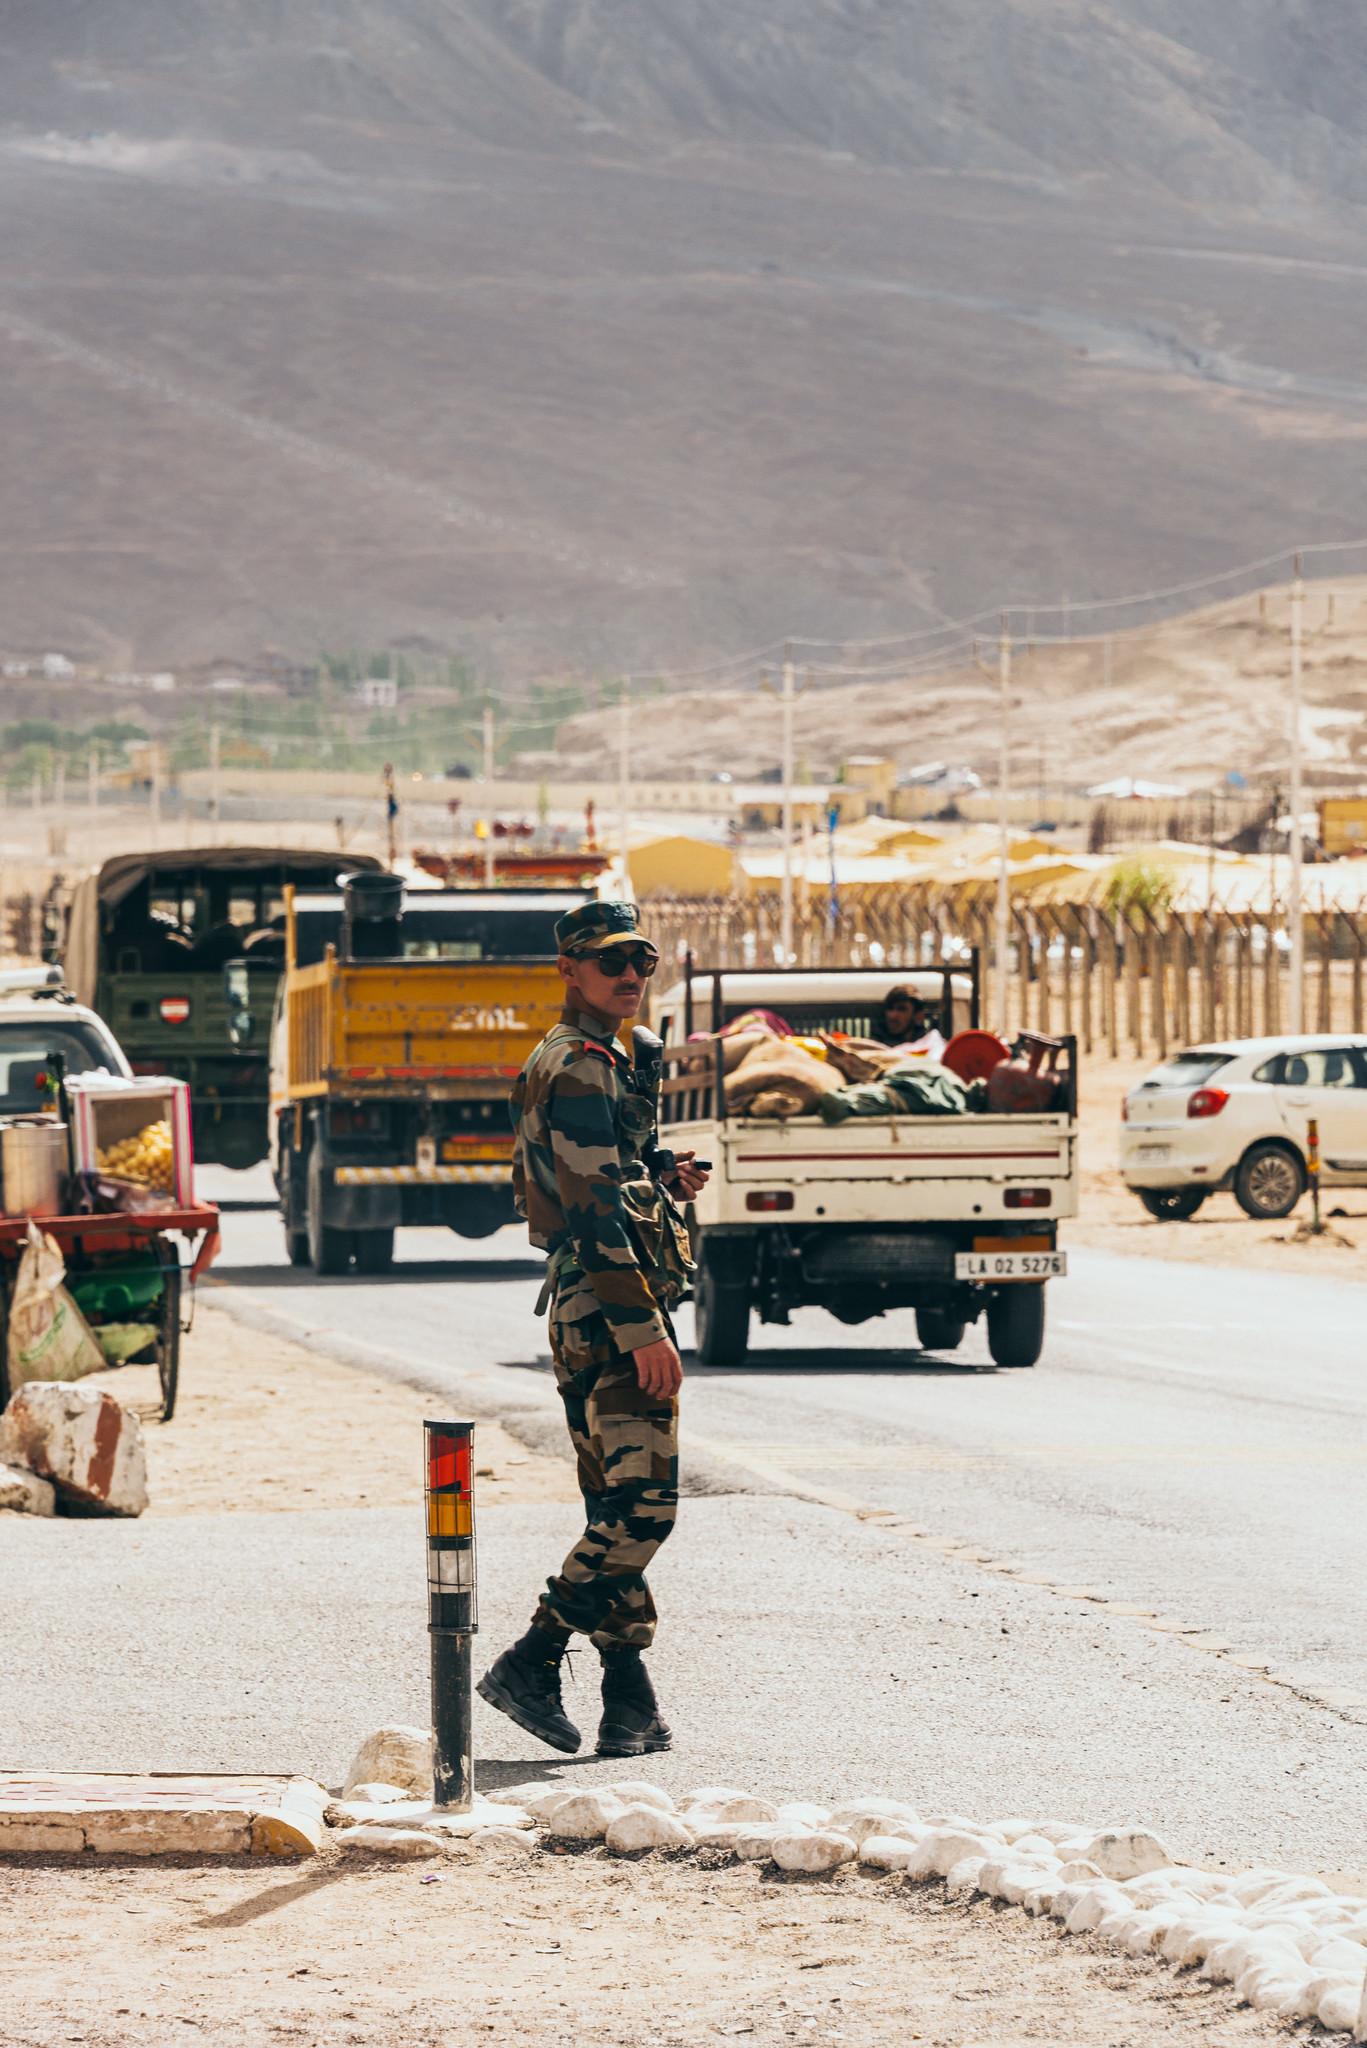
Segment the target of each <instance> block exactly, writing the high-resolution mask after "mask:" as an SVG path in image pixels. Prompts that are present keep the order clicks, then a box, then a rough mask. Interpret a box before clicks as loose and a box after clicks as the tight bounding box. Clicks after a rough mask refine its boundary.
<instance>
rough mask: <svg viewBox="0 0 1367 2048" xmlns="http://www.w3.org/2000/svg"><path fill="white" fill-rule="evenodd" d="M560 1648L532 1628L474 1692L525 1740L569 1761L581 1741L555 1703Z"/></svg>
mask: <svg viewBox="0 0 1367 2048" xmlns="http://www.w3.org/2000/svg"><path fill="white" fill-rule="evenodd" d="M566 1648H567V1644H566V1642H565V1641H564V1640H563V1639H562V1638H561V1637H559V1636H553V1635H550V1634H549V1633H548V1632H547V1631H546V1630H545V1629H542V1628H536V1627H535V1626H533V1627H532V1628H529V1629H528V1630H527V1633H526V1635H525V1636H522V1637H521V1638H520V1639H519V1640H518V1641H517V1642H515V1643H514V1644H513V1646H512V1648H511V1649H510V1650H505V1651H504V1652H503V1655H502V1656H501V1657H499V1658H497V1659H496V1660H495V1661H494V1663H492V1664H491V1665H490V1666H489V1669H488V1670H487V1671H486V1672H485V1674H484V1676H483V1678H481V1680H480V1681H479V1684H478V1685H477V1686H476V1688H475V1690H476V1692H478V1694H479V1696H480V1698H481V1699H482V1700H487V1701H488V1702H489V1705H490V1706H491V1707H497V1708H498V1711H499V1712H500V1714H506V1715H507V1716H508V1719H509V1720H510V1721H516V1723H517V1725H518V1727H519V1728H525V1729H526V1731H527V1733H528V1734H529V1735H535V1736H536V1737H537V1739H538V1740H539V1741H541V1742H546V1743H549V1744H550V1746H551V1748H552V1749H560V1750H564V1752H565V1753H566V1755H569V1756H572V1755H573V1754H574V1752H575V1750H576V1749H578V1747H579V1745H580V1743H581V1742H582V1740H583V1737H582V1736H581V1735H580V1733H579V1730H578V1729H577V1728H576V1727H575V1725H574V1723H573V1721H571V1719H570V1717H569V1715H568V1714H567V1713H566V1712H565V1708H564V1703H563V1701H562V1700H561V1697H560V1660H561V1658H562V1657H563V1656H564V1654H565V1650H566Z"/></svg>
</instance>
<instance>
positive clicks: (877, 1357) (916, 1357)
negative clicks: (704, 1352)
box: [683, 1351, 997, 1379]
mask: <svg viewBox="0 0 1367 2048" xmlns="http://www.w3.org/2000/svg"><path fill="white" fill-rule="evenodd" d="M683 1357H684V1364H685V1368H686V1370H687V1371H688V1373H689V1375H690V1377H695V1378H698V1379H727V1378H732V1379H744V1378H745V1377H746V1376H747V1375H748V1374H750V1373H779V1372H783V1373H804V1374H806V1375H808V1376H809V1377H812V1376H815V1375H817V1374H821V1375H822V1376H826V1377H829V1376H833V1375H835V1374H837V1373H848V1372H863V1373H878V1374H881V1375H882V1376H884V1377H888V1376H893V1377H897V1378H905V1379H932V1378H935V1377H937V1376H939V1377H941V1378H948V1379H972V1378H973V1377H974V1375H975V1374H978V1373H982V1374H989V1373H995V1372H996V1370H997V1368H996V1366H995V1365H993V1364H992V1363H991V1362H990V1361H988V1360H984V1361H983V1362H982V1363H981V1364H976V1363H971V1362H970V1361H968V1360H967V1359H964V1360H954V1359H948V1358H937V1357H935V1356H934V1355H933V1354H932V1353H931V1352H929V1351H749V1352H747V1353H746V1355H745V1358H744V1359H743V1360H742V1361H741V1363H740V1364H739V1365H702V1364H700V1363H699V1361H698V1356H697V1353H696V1352H693V1351H685V1352H684V1354H683Z"/></svg>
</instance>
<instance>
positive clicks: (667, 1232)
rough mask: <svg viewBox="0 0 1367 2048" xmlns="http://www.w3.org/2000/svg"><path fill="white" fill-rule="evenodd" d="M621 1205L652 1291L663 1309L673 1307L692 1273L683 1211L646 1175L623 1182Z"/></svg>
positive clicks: (690, 1280) (670, 1196)
mask: <svg viewBox="0 0 1367 2048" xmlns="http://www.w3.org/2000/svg"><path fill="white" fill-rule="evenodd" d="M622 1206H623V1208H624V1209H625V1210H626V1213H627V1218H628V1221H629V1222H630V1225H631V1234H632V1236H633V1237H634V1239H635V1240H636V1248H637V1250H638V1252H639V1253H640V1257H641V1266H642V1270H643V1271H644V1273H645V1276H646V1278H647V1280H648V1281H649V1282H650V1291H651V1293H652V1294H653V1295H654V1296H655V1299H656V1300H657V1301H658V1302H659V1304H660V1306H661V1307H662V1308H665V1309H672V1308H676V1307H677V1306H678V1303H679V1301H680V1300H681V1298H682V1297H683V1295H684V1294H686V1293H687V1291H688V1289H689V1288H690V1287H691V1286H692V1285H693V1272H694V1266H693V1255H692V1252H691V1250H690V1248H689V1239H688V1225H687V1223H686V1222H685V1221H684V1218H683V1212H682V1211H681V1210H680V1208H679V1206H678V1204H677V1202H675V1200H674V1198H673V1196H672V1195H671V1194H670V1193H669V1190H668V1189H667V1188H662V1187H661V1186H660V1184H659V1182H658V1181H654V1180H651V1179H649V1178H648V1177H646V1176H643V1177H642V1178H641V1179H640V1180H631V1181H628V1182H627V1183H626V1185H625V1186H624V1187H623V1189H622Z"/></svg>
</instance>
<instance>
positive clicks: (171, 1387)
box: [157, 1251, 181, 1422]
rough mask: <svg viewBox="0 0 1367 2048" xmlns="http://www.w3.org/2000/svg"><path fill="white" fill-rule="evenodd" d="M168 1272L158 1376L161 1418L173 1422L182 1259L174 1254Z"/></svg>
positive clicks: (162, 1301) (159, 1344)
mask: <svg viewBox="0 0 1367 2048" xmlns="http://www.w3.org/2000/svg"><path fill="white" fill-rule="evenodd" d="M171 1260H172V1263H171V1264H170V1265H169V1266H168V1267H167V1269H166V1285H165V1287H164V1288H163V1289H162V1296H161V1336H160V1340H159V1342H158V1344H157V1377H158V1379H159V1380H160V1381H161V1419H162V1421H163V1422H169V1421H170V1420H171V1417H172V1416H173V1415H174V1414H175V1412H176V1391H177V1388H178V1387H179V1385H180V1285H181V1272H180V1260H179V1259H178V1258H177V1257H176V1255H175V1253H174V1251H173V1252H172V1253H171Z"/></svg>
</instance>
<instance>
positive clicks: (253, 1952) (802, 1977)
mask: <svg viewBox="0 0 1367 2048" xmlns="http://www.w3.org/2000/svg"><path fill="white" fill-rule="evenodd" d="M511 1854H512V1856H513V1858H514V1860H512V1861H506V1860H504V1859H502V1858H499V1859H497V1860H493V1859H491V1858H488V1857H485V1856H480V1855H477V1854H474V1853H472V1854H471V1855H470V1856H469V1857H468V1858H466V1859H462V1860H460V1861H457V1862H447V1861H442V1862H423V1863H418V1864H405V1865H403V1866H400V1867H398V1868H395V1867H394V1866H392V1865H389V1866H386V1865H379V1864H375V1865H371V1866H369V1867H344V1866H343V1865H342V1863H341V1862H340V1861H338V1860H333V1859H332V1858H324V1859H321V1860H320V1861H319V1862H318V1863H316V1864H311V1865H310V1866H308V1868H306V1869H302V1870H301V1869H281V1868H278V1867H277V1868H272V1869H262V1868H261V1867H259V1866H256V1867H250V1868H249V1867H242V1866H237V1867H233V1868H227V1867H223V1866H216V1867H203V1866H200V1867H193V1866H186V1867H181V1868H172V1867H167V1866H165V1865H158V1866H155V1867H148V1866H145V1865H144V1866H127V1865H125V1866H123V1867H121V1868H120V1867H111V1866H109V1865H102V1866H101V1867H99V1868H98V1869H90V1868H88V1867H71V1866H69V1867H57V1866H50V1867H47V1868H43V1869H33V1868H27V1869H25V1868H20V1867H18V1866H17V1865H15V1864H10V1865H9V1866H8V1867H0V1901H3V1906H4V1910H0V1981H2V1982H3V1983H4V1985H5V2020H4V2027H3V2033H4V2039H5V2041H6V2043H7V2044H8V2048H50V2044H51V2043H52V2042H53V2041H58V2040H64V2039H74V2040H79V2041H81V2042H83V2043H85V2048H161V2044H162V2043H163V2042H170V2041H184V2040H194V2041H199V2042H208V2043H215V2044H217V2043H224V2044H228V2043H232V2044H234V2048H237V2044H242V2043H245V2044H248V2048H256V2044H258V2043H276V2042H314V2041H319V2040H322V2039H324V2038H326V2039H327V2040H329V2041H340V2042H346V2043H358V2044H364V2048H413V2044H415V2043H421V2044H422V2048H456V2044H461V2048H464V2044H465V2043H467V2042H469V2041H471V2040H477V2041H489V2042H492V2043H494V2044H500V2043H508V2044H510V2048H511V2044H518V2048H521V2044H526V2043H531V2044H537V2043H555V2044H557V2048H563V2044H564V2043H567V2042H582V2041H593V2042H595V2043H601V2044H605V2048H612V2044H620V2048H646V2044H655V2048H694V2044H701V2043H704V2042H706V2043H713V2042H715V2041H717V2040H718V2039H719V2038H724V2037H728V2036H735V2037H737V2038H739V2039H742V2040H748V2041H754V2042H756V2043H760V2044H766V2043H773V2044H777V2043H781V2042H783V2043H786V2042H793V2041H797V2042H802V2041H812V2042H823V2043H824V2042H840V2041H845V2042H850V2043H855V2044H858V2048H903V2044H904V2043H906V2042H915V2041H921V2042H926V2043H931V2042H933V2043H935V2044H936V2048H982V2044H984V2043H997V2044H1001V2048H1015V2044H1018V2043H1022V2042H1025V2041H1048V2042H1051V2043H1053V2044H1056V2048H1097V2044H1098V2043H1102V2042H1111V2043H1115V2044H1123V2043H1139V2042H1143V2043H1144V2048H1236V2044H1242V2043H1246V2042H1247V2043H1252V2042H1258V2041H1272V2040H1279V2039H1285V2038H1286V2035H1285V2033H1284V2032H1283V2031H1282V2030H1280V2029H1279V2028H1278V2027H1277V2026H1276V2024H1275V2023H1273V2022H1270V2021H1269V2020H1267V2019H1266V2018H1263V2017H1260V2016H1258V2015H1256V2014H1254V2013H1252V2012H1249V2011H1247V2010H1243V2009H1240V2008H1238V2007H1237V2006H1236V2005H1235V2004H1234V2001H1233V1998H1232V1996H1231V1995H1230V1994H1229V1993H1228V1992H1224V1991H1216V1990H1215V1989H1213V1988H1212V1987H1211V1986H1210V1985H1208V1984H1204V1983H1201V1982H1200V1981H1199V1980H1198V1979H1197V1978H1196V1977H1195V1976H1194V1975H1193V1974H1192V1973H1190V1972H1187V1973H1184V1974H1181V1975H1179V1974H1178V1973H1177V1972H1175V1971H1174V1970H1172V1969H1171V1968H1170V1967H1168V1966H1166V1965H1163V1964H1160V1963H1156V1962H1151V1961H1145V1962H1135V1961H1130V1960H1128V1959H1127V1958H1125V1957H1121V1956H1117V1955H1115V1954H1113V1953H1103V1952H1101V1951H1100V1950H1099V1949H1097V1948H1095V1947H1093V1945H1092V1944H1091V1943H1090V1942H1088V1941H1078V1940H1065V1939H1063V1938H1062V1937H1061V1936H1060V1935H1059V1934H1058V1933H1057V1931H1056V1930H1055V1929H1054V1928H1053V1926H1052V1924H1050V1923H1041V1922H1037V1921H1032V1920H1029V1919H1027V1918H1026V1916H1025V1915H1024V1914H1022V1913H1020V1912H1017V1911H1008V1910H1006V1909H1003V1908H1000V1907H998V1906H996V1905H994V1904H990V1903H988V1902H986V1901H983V1902H980V1903H979V1904H977V1905H975V1906H972V1907H966V1906H963V1905H961V1904H950V1903H949V1902H948V1901H947V1900H946V1898H945V1895H944V1893H943V1891H942V1890H941V1888H940V1887H938V1886H911V1885H907V1884H905V1883H903V1882H902V1881H901V1880H900V1879H895V1878H894V1879H875V1878H873V1877H871V1876H866V1875H864V1874H862V1873H859V1872H855V1871H849V1872H845V1873H842V1875H841V1876H840V1877H838V1878H836V1879H833V1880H826V1881H821V1882H814V1881H811V1880H803V1879H787V1880H785V1879H782V1878H778V1877H776V1876H775V1875H774V1874H773V1873H768V1874H763V1873H761V1871H760V1870H759V1869H758V1867H757V1866H756V1865H754V1864H745V1865H739V1866H736V1865H730V1866H727V1867H725V1868H722V1869H716V1870H707V1869H700V1868H699V1867H698V1866H697V1865H696V1864H694V1863H692V1862H687V1863H683V1862H680V1863H674V1862H670V1861H667V1860H662V1859H653V1860H651V1861H649V1862H645V1863H627V1862H621V1861H618V1860H615V1859H611V1858H608V1857H607V1856H605V1855H604V1854H602V1853H601V1852H592V1853H589V1854H585V1855H565V1856H555V1855H552V1854H549V1853H545V1852H542V1851H533V1852H531V1853H528V1852H526V1851H515V1852H511ZM433 1878H435V1880H436V1881H435V1882H432V1881H431V1880H432V1879H433ZM40 1926H41V1928H42V1930H43V1932H42V1937H41V1939H40V1940H36V1939H35V1937H34V1931H33V1930H34V1929H35V1928H36V1927H40Z"/></svg>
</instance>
